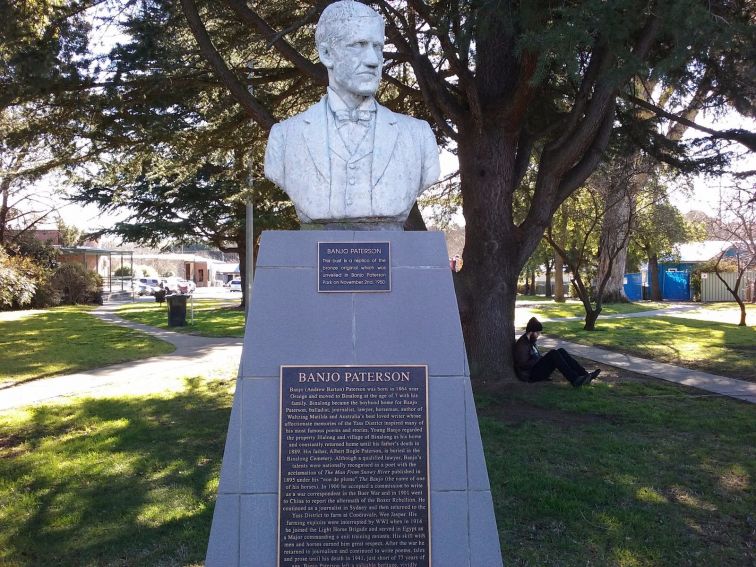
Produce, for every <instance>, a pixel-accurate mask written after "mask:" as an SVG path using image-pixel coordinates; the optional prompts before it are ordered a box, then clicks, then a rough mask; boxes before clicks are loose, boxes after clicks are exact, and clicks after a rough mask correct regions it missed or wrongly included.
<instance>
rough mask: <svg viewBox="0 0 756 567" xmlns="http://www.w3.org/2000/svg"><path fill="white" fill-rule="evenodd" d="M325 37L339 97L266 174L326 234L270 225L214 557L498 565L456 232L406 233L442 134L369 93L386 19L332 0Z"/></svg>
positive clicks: (331, 563) (288, 141)
mask: <svg viewBox="0 0 756 567" xmlns="http://www.w3.org/2000/svg"><path fill="white" fill-rule="evenodd" d="M316 42H317V44H318V45H317V47H318V53H319V56H320V59H321V61H322V62H323V64H324V65H325V66H326V68H327V69H328V77H329V87H328V92H327V94H326V96H325V97H324V98H323V99H322V100H321V101H320V102H319V103H318V104H316V105H314V106H313V107H311V108H310V109H308V110H306V111H305V112H303V113H301V114H299V115H297V116H294V117H292V118H290V119H288V120H286V121H284V122H281V123H280V124H278V125H276V126H275V127H274V128H273V129H272V130H271V134H270V139H269V142H268V148H267V152H266V157H265V174H266V176H268V177H269V178H270V179H271V180H273V181H274V182H276V183H277V184H279V185H280V186H281V187H282V188H283V189H284V190H285V191H286V192H287V193H288V194H289V196H290V197H291V199H292V201H293V202H294V205H295V207H296V209H297V213H298V214H299V218H300V220H301V221H302V225H303V228H310V229H321V230H310V231H268V232H265V233H263V236H262V239H261V244H260V252H259V255H258V261H257V270H256V274H255V281H254V287H253V290H254V291H253V295H252V302H251V305H250V311H249V316H248V319H247V327H246V332H245V337H244V349H243V352H242V360H241V365H240V368H239V377H238V380H237V387H236V393H235V395H234V402H233V408H232V411H231V419H230V423H229V429H228V436H227V439H226V448H225V452H224V456H223V465H222V468H221V478H220V484H219V488H218V499H217V502H216V507H215V512H214V515H213V524H212V529H211V534H210V542H209V544H208V551H207V559H206V565H207V566H208V567H216V566H229V567H236V566H250V567H267V566H281V567H295V566H299V567H429V566H433V567H463V566H479V567H499V566H500V565H502V559H501V552H500V549H499V540H498V532H497V530H496V522H495V519H494V512H493V504H492V499H491V493H490V488H489V482H488V475H487V471H486V468H485V461H484V456H483V449H482V445H481V439H480V432H479V430H478V422H477V416H476V413H475V405H474V402H473V397H472V390H471V387H470V379H469V370H468V367H467V360H466V355H465V349H464V343H463V340H462V330H461V326H460V322H459V315H458V309H457V304H456V298H455V295H454V288H453V284H452V280H451V273H450V271H449V266H448V261H447V255H446V246H445V244H444V239H443V234H441V233H438V232H436V233H428V232H406V233H405V232H402V231H401V228H402V225H403V223H404V221H405V219H406V218H407V215H408V213H409V211H410V209H411V207H412V206H413V204H414V202H415V200H416V198H417V196H418V195H419V194H420V193H422V191H424V190H425V189H426V188H427V187H428V186H429V185H431V184H432V183H433V182H434V181H435V180H436V179H437V177H438V172H439V166H438V149H437V146H436V143H435V139H434V137H433V135H432V132H431V130H430V127H429V126H428V124H427V123H425V122H422V121H419V120H416V119H414V118H411V117H408V116H402V115H399V114H396V113H393V112H391V111H389V110H388V109H386V108H384V107H382V106H380V105H379V104H378V103H377V102H376V101H375V99H374V98H373V97H374V95H375V93H376V90H377V88H378V83H379V79H380V73H381V66H382V59H383V58H382V50H383V20H382V19H381V18H380V16H379V15H378V14H376V13H375V12H374V11H373V10H371V9H370V8H368V7H366V6H364V5H362V4H359V3H357V2H352V1H340V2H336V3H334V4H331V5H329V6H328V7H327V8H326V9H325V10H324V11H323V13H322V15H321V18H320V20H319V22H318V25H317V29H316Z"/></svg>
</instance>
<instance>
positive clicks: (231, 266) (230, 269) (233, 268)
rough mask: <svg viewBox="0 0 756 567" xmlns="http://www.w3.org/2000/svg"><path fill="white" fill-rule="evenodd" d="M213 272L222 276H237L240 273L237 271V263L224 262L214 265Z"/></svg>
mask: <svg viewBox="0 0 756 567" xmlns="http://www.w3.org/2000/svg"><path fill="white" fill-rule="evenodd" d="M215 271H216V272H221V273H224V274H238V273H241V272H240V271H239V262H226V263H223V264H220V263H216V264H215Z"/></svg>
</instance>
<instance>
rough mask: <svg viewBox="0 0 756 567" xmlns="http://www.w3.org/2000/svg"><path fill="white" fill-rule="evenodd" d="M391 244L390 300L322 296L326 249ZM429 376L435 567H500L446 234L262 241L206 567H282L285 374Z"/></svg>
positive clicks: (292, 235)
mask: <svg viewBox="0 0 756 567" xmlns="http://www.w3.org/2000/svg"><path fill="white" fill-rule="evenodd" d="M319 241H320V242H352V241H354V242H378V241H388V242H390V243H391V291H390V292H385V293H318V291H317V289H318V286H317V283H318V274H317V262H318V253H317V243H318V242H319ZM413 364H415V365H427V366H428V392H429V405H428V421H429V430H428V437H429V453H430V454H429V461H430V493H431V497H430V506H431V551H432V565H433V567H465V566H477V567H498V566H500V565H502V559H501V552H500V548H499V539H498V533H497V529H496V521H495V518H494V512H493V504H492V499H491V492H490V488H489V482H488V474H487V471H486V466H485V460H484V456H483V449H482V445H481V439H480V432H479V429H478V420H477V416H476V413H475V406H474V403H473V397H472V390H471V387H470V379H469V371H468V368H467V360H466V356H465V349H464V344H463V340H462V330H461V327H460V322H459V314H458V310H457V303H456V298H455V295H454V289H453V285H452V278H451V271H450V269H449V264H448V259H447V252H446V246H445V244H444V237H443V234H442V233H438V232H375V231H370V232H351V231H271V232H265V233H264V234H263V236H262V241H261V245H260V253H259V256H258V262H257V271H256V274H255V281H254V289H253V295H252V303H251V310H250V316H249V319H248V322H247V329H246V333H245V338H244V350H243V353H242V361H241V367H240V371H239V377H238V380H237V386H236V393H235V396H234V402H233V408H232V411H231V419H230V423H229V429H228V437H227V439H226V448H225V453H224V456H223V465H222V469H221V478H220V486H219V489H218V499H217V502H216V506H215V513H214V515H213V524H212V530H211V534H210V542H209V545H208V550H207V560H206V565H207V566H208V567H220V566H222V567H242V566H245V567H268V566H271V567H273V566H275V565H276V553H277V517H278V460H279V432H278V428H279V407H280V405H279V380H280V378H279V376H280V367H281V365H309V366H313V365H323V366H329V365H413Z"/></svg>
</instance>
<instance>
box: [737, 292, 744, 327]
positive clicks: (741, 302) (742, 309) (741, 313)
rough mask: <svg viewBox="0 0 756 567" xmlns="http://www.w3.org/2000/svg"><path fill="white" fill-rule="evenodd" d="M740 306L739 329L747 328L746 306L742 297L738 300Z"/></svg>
mask: <svg viewBox="0 0 756 567" xmlns="http://www.w3.org/2000/svg"><path fill="white" fill-rule="evenodd" d="M737 302H738V305H739V306H740V323H738V327H745V326H746V306H745V302H743V300H742V299H740V297H738V298H737Z"/></svg>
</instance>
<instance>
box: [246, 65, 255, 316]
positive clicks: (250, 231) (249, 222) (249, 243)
mask: <svg viewBox="0 0 756 567" xmlns="http://www.w3.org/2000/svg"><path fill="white" fill-rule="evenodd" d="M247 70H248V71H247V79H248V80H249V86H248V87H247V89H248V90H249V94H251V95H254V94H255V92H254V90H255V89H254V85H253V84H252V79H253V78H254V76H255V62H254V60H250V61H248V62H247ZM254 163H255V160H254V151H253V150H250V152H249V176H248V178H247V185H248V188H247V203H246V219H245V223H244V226H245V234H244V241H245V242H246V246H245V259H246V270H245V278H244V292H245V297H246V302H245V304H244V317H245V318H247V317H248V316H249V307H250V305H252V280H253V279H254V277H255V240H254V238H255V232H254V211H255V208H254V202H253V200H252V190H253V189H254V185H255V171H254Z"/></svg>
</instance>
